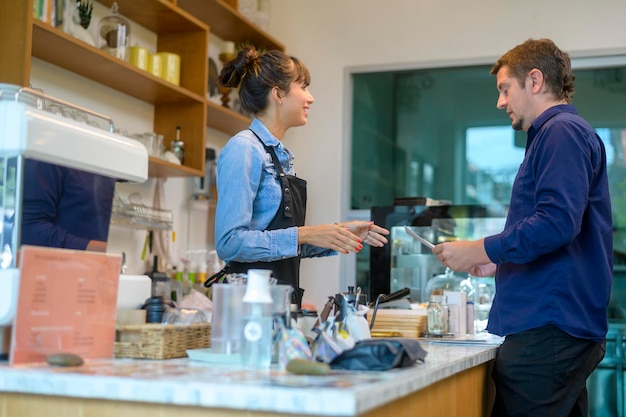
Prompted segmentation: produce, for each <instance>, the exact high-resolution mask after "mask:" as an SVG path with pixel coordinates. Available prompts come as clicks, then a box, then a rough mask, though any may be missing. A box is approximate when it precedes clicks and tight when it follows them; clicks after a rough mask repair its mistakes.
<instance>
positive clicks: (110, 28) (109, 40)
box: [98, 2, 130, 60]
mask: <svg viewBox="0 0 626 417" xmlns="http://www.w3.org/2000/svg"><path fill="white" fill-rule="evenodd" d="M129 46H130V23H129V22H128V20H126V19H125V18H123V17H122V16H120V15H119V13H118V7H117V2H113V5H112V6H111V14H110V15H109V16H106V17H103V18H102V19H101V20H100V22H99V23H98V48H100V49H102V50H103V51H105V52H107V53H109V54H111V55H113V56H114V57H116V58H119V59H122V60H126V49H127V48H128V47H129Z"/></svg>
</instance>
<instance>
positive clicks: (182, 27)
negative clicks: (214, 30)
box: [92, 0, 208, 34]
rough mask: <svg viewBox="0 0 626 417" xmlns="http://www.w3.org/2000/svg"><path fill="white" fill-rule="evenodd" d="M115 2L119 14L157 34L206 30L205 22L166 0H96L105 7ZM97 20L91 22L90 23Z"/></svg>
mask: <svg viewBox="0 0 626 417" xmlns="http://www.w3.org/2000/svg"><path fill="white" fill-rule="evenodd" d="M115 2H117V5H118V7H119V14H120V15H121V16H124V17H126V18H127V19H130V20H132V21H133V22H136V23H139V24H140V25H141V26H143V27H145V28H147V29H149V30H151V31H152V32H156V33H157V34H164V33H172V32H193V31H197V30H204V31H208V27H207V26H206V24H204V23H202V22H201V21H200V20H198V19H197V18H195V17H194V16H192V15H190V14H189V13H187V12H186V11H184V10H182V9H180V8H178V7H176V6H175V5H174V4H173V3H172V2H170V1H166V0H98V3H101V4H103V5H105V6H107V7H111V6H112V5H113V3H115ZM94 23H95V24H97V23H98V22H92V24H94Z"/></svg>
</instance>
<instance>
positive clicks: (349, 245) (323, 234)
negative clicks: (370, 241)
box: [298, 224, 363, 254]
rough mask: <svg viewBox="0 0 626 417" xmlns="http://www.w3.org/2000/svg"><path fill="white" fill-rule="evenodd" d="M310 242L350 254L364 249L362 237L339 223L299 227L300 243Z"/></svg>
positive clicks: (310, 243)
mask: <svg viewBox="0 0 626 417" xmlns="http://www.w3.org/2000/svg"><path fill="white" fill-rule="evenodd" d="M305 243H306V244H309V245H313V246H317V247H320V248H327V249H332V250H334V251H337V252H341V253H345V254H348V253H350V252H356V253H358V252H359V251H360V250H361V249H363V245H362V244H361V239H360V238H359V237H358V236H357V235H355V234H354V233H352V232H350V231H349V230H348V228H347V227H342V226H339V225H337V224H321V225H319V226H300V227H298V244H299V245H301V244H305Z"/></svg>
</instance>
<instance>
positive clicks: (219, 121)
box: [0, 0, 284, 177]
mask: <svg viewBox="0 0 626 417" xmlns="http://www.w3.org/2000/svg"><path fill="white" fill-rule="evenodd" d="M98 1H99V3H101V4H103V5H104V6H107V7H110V6H111V5H112V4H113V2H114V1H117V4H118V6H119V13H120V15H122V16H124V17H126V18H127V19H129V20H131V21H133V22H136V23H137V24H140V25H142V26H144V27H145V28H147V29H148V30H151V31H153V32H154V33H156V34H157V51H168V52H174V53H177V54H178V55H180V57H181V82H180V86H177V85H174V84H171V83H168V82H167V81H165V80H163V79H161V78H158V77H156V76H154V75H152V74H150V73H148V72H146V71H142V70H140V69H138V68H136V67H134V66H132V65H130V64H128V63H126V62H123V61H121V60H119V59H117V58H115V57H113V56H111V55H108V54H107V53H105V52H103V51H101V50H99V49H98V48H95V47H93V46H91V45H88V44H86V43H84V42H82V41H80V40H78V39H76V38H74V37H72V36H71V35H69V34H67V33H65V32H63V31H62V30H61V29H59V28H55V27H52V26H50V25H48V24H46V23H43V22H41V21H39V20H36V19H34V18H33V16H32V11H33V0H22V1H0V27H2V28H4V29H3V36H2V37H0V51H1V52H2V56H3V58H4V60H5V62H6V63H7V65H2V66H0V83H9V84H17V85H21V86H29V85H30V76H31V74H30V72H31V59H32V58H33V57H36V58H38V59H41V60H43V61H45V62H48V63H51V64H53V65H56V66H58V67H60V68H63V69H65V70H67V71H70V72H72V73H75V74H79V75H81V76H83V77H85V78H87V79H90V80H93V81H95V82H98V83H101V84H103V85H106V86H108V87H110V88H113V89H115V90H117V91H120V92H122V93H125V94H128V95H130V96H132V97H135V98H137V99H140V100H143V101H145V102H147V103H151V104H153V105H154V109H155V110H154V112H155V113H154V131H155V132H159V133H160V134H163V135H164V137H165V139H166V141H169V140H170V138H173V137H174V136H175V131H176V126H180V127H181V130H182V133H183V139H184V141H185V164H184V165H183V166H180V165H175V164H171V163H169V162H167V161H164V160H162V159H159V158H152V157H151V158H150V164H149V175H150V176H151V177H192V176H203V175H204V163H205V146H206V145H205V144H206V127H207V126H208V127H211V128H213V129H216V130H219V131H221V132H224V133H226V134H233V133H235V132H237V131H239V130H241V129H245V128H246V127H247V126H248V125H249V124H250V119H249V118H247V117H245V116H242V115H241V114H239V113H237V112H235V111H233V110H232V109H229V108H226V107H223V106H220V105H218V104H215V103H213V102H211V101H208V100H207V99H206V92H207V89H208V47H209V33H210V32H212V33H214V34H215V35H217V36H219V37H220V38H222V39H224V40H230V41H233V42H236V43H243V42H251V43H253V44H254V45H256V46H257V47H259V48H265V49H268V50H271V49H279V50H284V46H283V45H282V44H281V43H280V42H278V41H277V40H276V39H274V38H273V37H271V36H270V35H269V34H267V33H265V32H264V31H263V30H261V29H260V28H258V27H257V26H256V25H255V24H253V23H252V22H250V21H249V20H248V19H246V18H245V17H243V16H242V15H240V14H239V13H238V12H237V10H236V9H235V8H234V7H232V6H231V5H230V4H228V3H227V2H225V1H224V0H169V1H168V0H98ZM231 2H232V0H231ZM235 4H236V3H235ZM92 24H94V23H93V22H92Z"/></svg>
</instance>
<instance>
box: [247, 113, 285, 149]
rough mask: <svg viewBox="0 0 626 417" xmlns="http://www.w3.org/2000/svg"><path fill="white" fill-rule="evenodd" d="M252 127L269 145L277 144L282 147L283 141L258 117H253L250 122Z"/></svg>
mask: <svg viewBox="0 0 626 417" xmlns="http://www.w3.org/2000/svg"><path fill="white" fill-rule="evenodd" d="M250 129H252V130H253V131H254V132H255V133H256V134H257V135H259V137H260V138H261V141H262V142H263V143H264V144H265V145H267V146H276V147H279V148H280V147H281V143H280V141H279V140H278V139H276V137H275V136H274V135H272V133H271V132H270V131H269V130H268V129H267V127H265V125H264V124H263V122H262V121H260V120H259V119H257V118H256V117H255V118H254V119H252V123H251V124H250Z"/></svg>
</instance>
